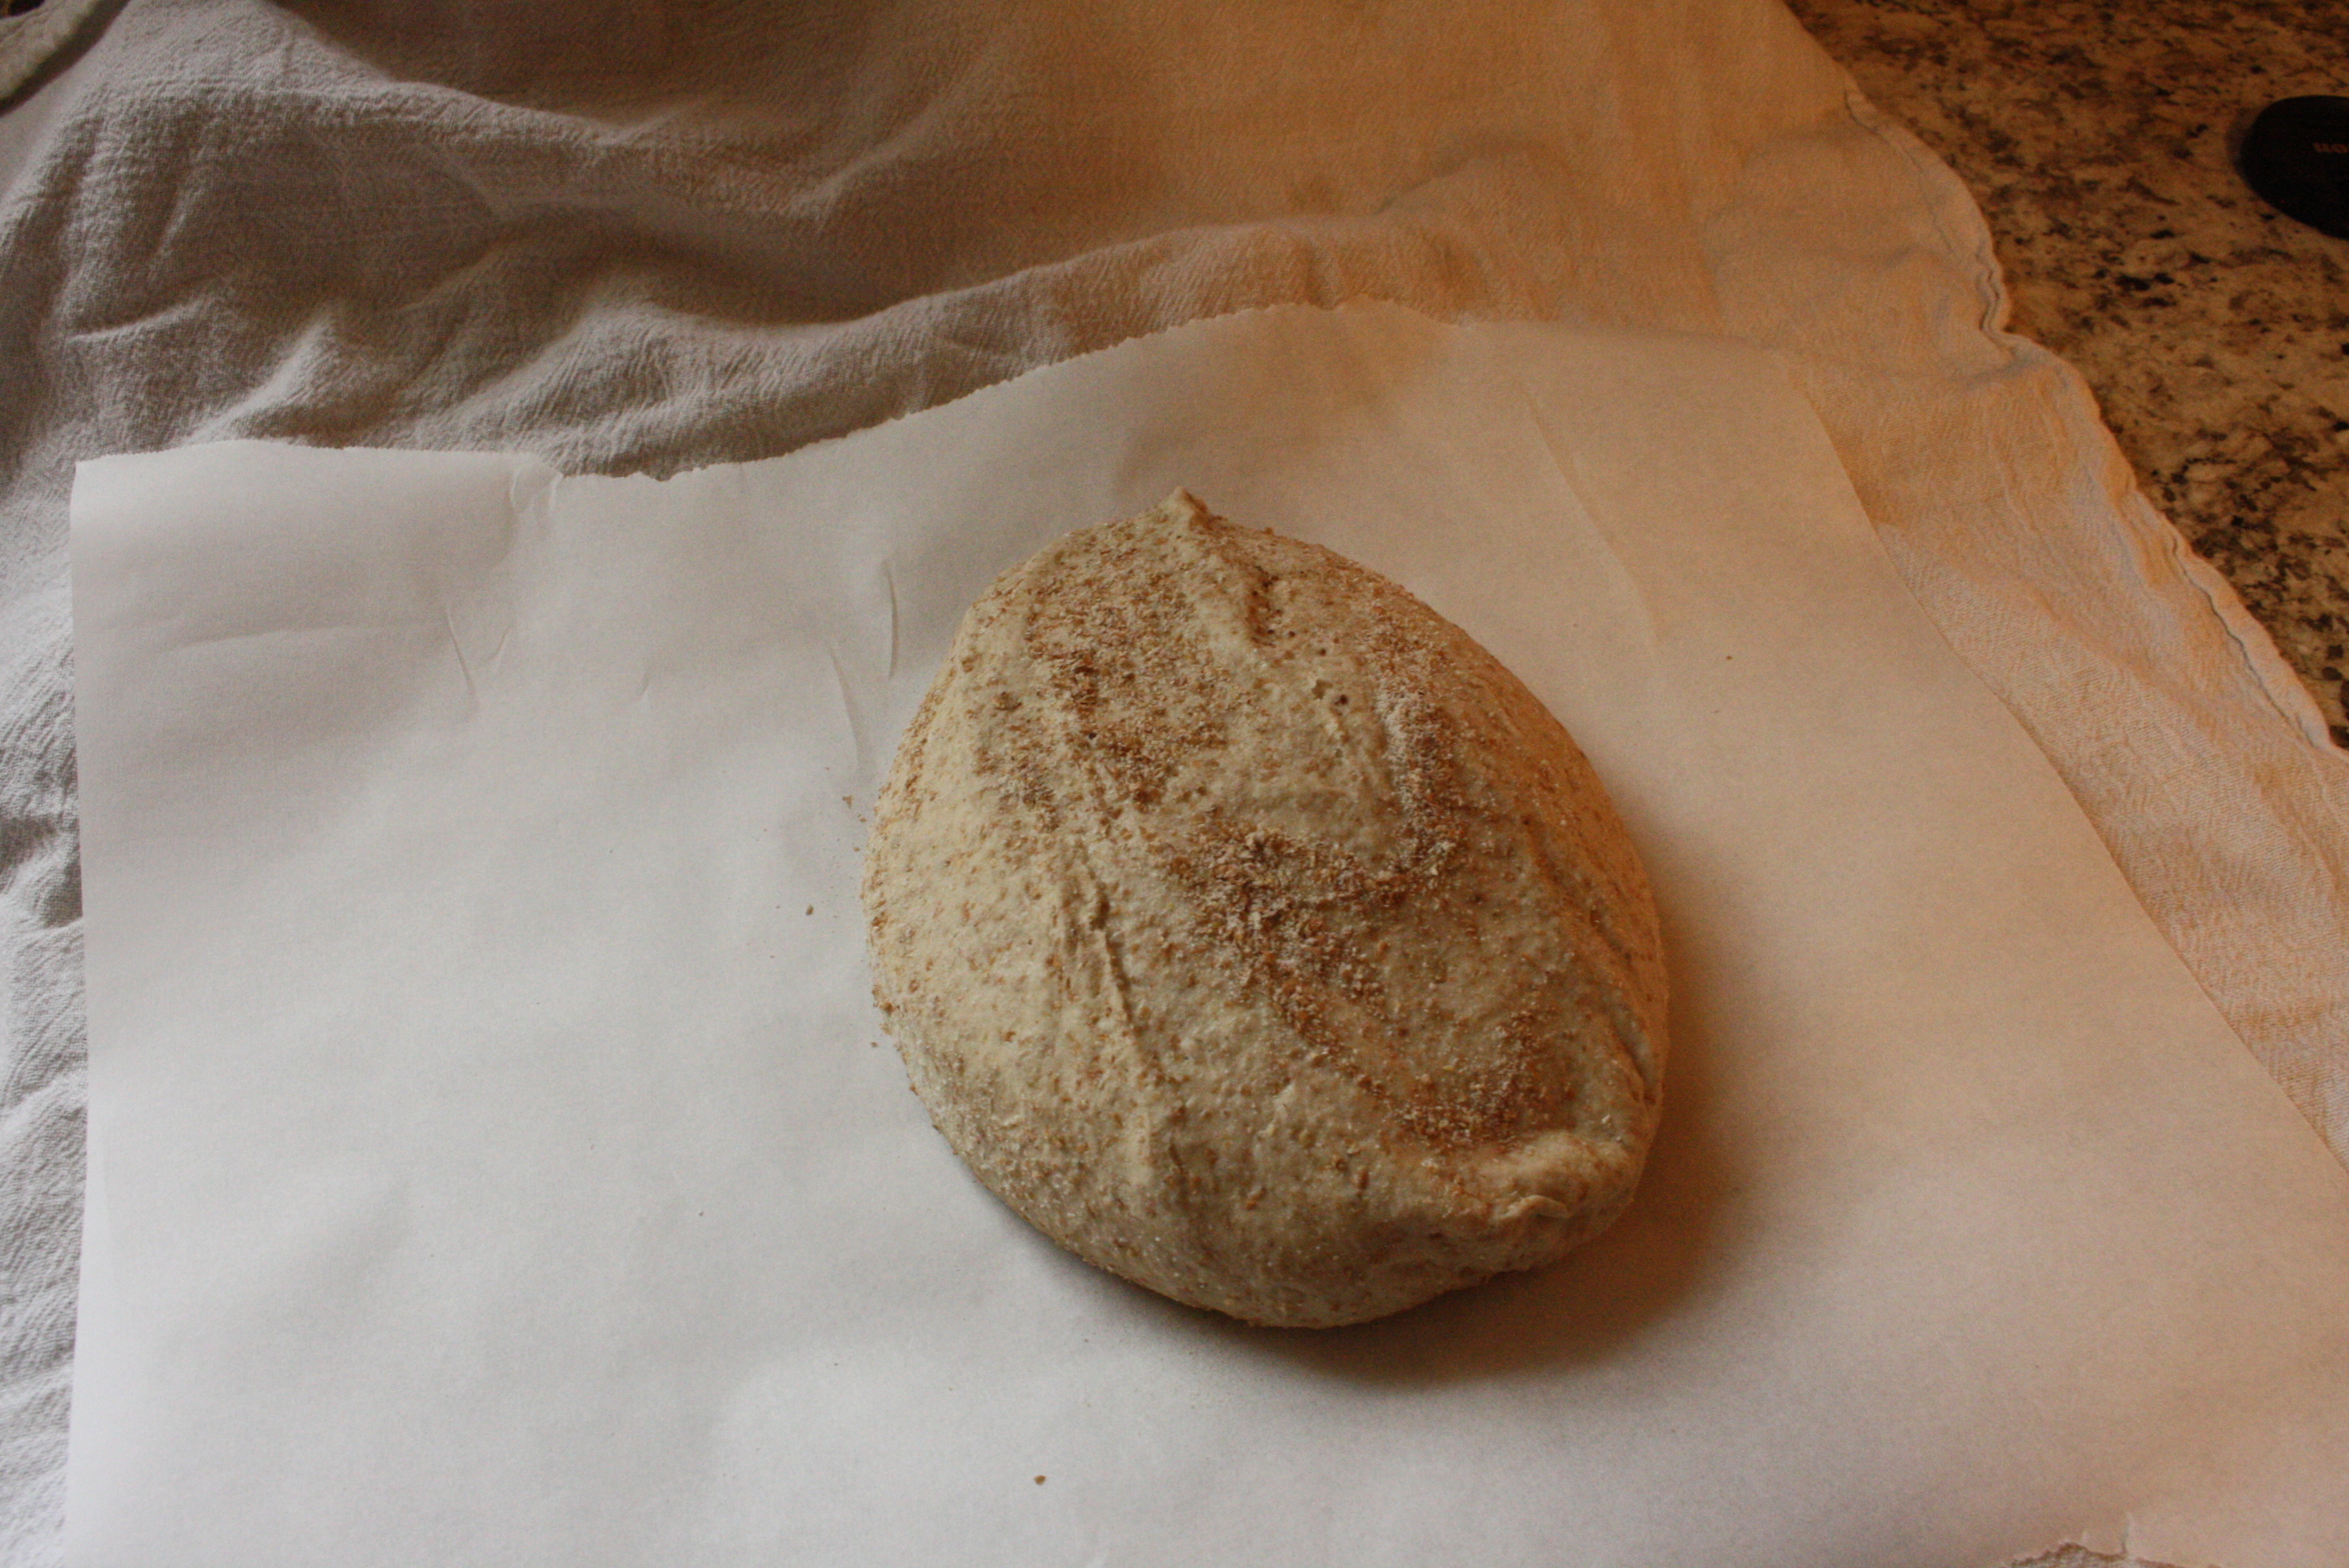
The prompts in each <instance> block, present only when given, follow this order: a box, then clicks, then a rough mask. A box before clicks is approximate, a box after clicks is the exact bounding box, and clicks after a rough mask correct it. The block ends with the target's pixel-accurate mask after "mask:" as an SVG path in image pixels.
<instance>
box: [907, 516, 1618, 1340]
mask: <svg viewBox="0 0 2349 1568" xmlns="http://www.w3.org/2000/svg"><path fill="white" fill-rule="evenodd" d="M864 903H865V909H866V913H867V917H868V921H869V937H870V944H871V953H872V958H873V966H874V996H875V999H876V1000H877V1002H878V1003H879V1005H880V1006H881V1009H882V1011H883V1013H884V1014H885V1016H886V1018H887V1021H888V1026H889V1030H890V1033H891V1034H892V1035H893V1036H894V1037H895V1040H896V1042H897V1045H898V1047H899V1049H900V1050H901V1052H902V1054H903V1055H904V1057H905V1066H906V1070H907V1073H908V1075H909V1076H910V1078H912V1080H913V1085H914V1088H915V1089H916V1092H917V1093H918V1094H919V1095H920V1096H921V1098H922V1100H923V1102H924V1104H925V1105H926V1106H927V1108H928V1109H929V1112H930V1115H931V1118H932V1119H933V1120H934V1121H935V1122H936V1125H937V1128H938V1130H939V1131H940V1132H942V1133H943V1134H944V1135H945V1137H946V1139H947V1142H948V1143H950V1144H951V1145H952V1146H953V1147H954V1149H955V1150H956V1151H957V1153H959V1154H960V1155H961V1156H962V1158H963V1160H964V1161H966V1162H967V1163H968V1165H969V1167H970V1169H971V1170H972V1171H974V1172H976V1173H977V1175H978V1179H979V1180H980V1181H983V1182H984V1183H985V1184H986V1185H987V1186H988V1189H990V1190H991V1191H994V1192H995V1194H996V1195H997V1196H998V1197H999V1198H1001V1199H1002V1200H1003V1201H1004V1202H1006V1203H1008V1204H1009V1205H1010V1206H1011V1207H1012V1208H1013V1209H1015V1210H1017V1211H1018V1212H1019V1213H1020V1214H1022V1215H1024V1216H1025V1217H1026V1218H1027V1219H1028V1220H1029V1221H1030V1222H1032V1223H1033V1224H1034V1225H1035V1226H1036V1227H1037V1228H1038V1229H1039V1230H1040V1231H1042V1232H1043V1233H1045V1234H1047V1235H1049V1236H1050V1237H1051V1238H1052V1239H1053V1240H1055V1241H1057V1242H1059V1243H1061V1245H1063V1246H1065V1247H1067V1248H1068V1249H1069V1250H1070V1251H1071V1252H1073V1253H1076V1254H1077V1255H1078V1256H1080V1257H1082V1258H1085V1259H1087V1260H1088V1261H1090V1262H1092V1263H1094V1264H1099V1265H1100V1266H1102V1268H1105V1269H1110V1270H1113V1271H1114V1272H1116V1273H1117V1274H1123V1275H1124V1276H1125V1277H1126V1278H1128V1279H1130V1280H1133V1281H1135V1282H1137V1283H1139V1284H1143V1285H1146V1286H1148V1287H1149V1288H1151V1289H1152V1290H1155V1291H1159V1292H1162V1293H1164V1295H1169V1296H1172V1297H1174V1299H1176V1300H1177V1301H1183V1302H1188V1303H1190V1304H1192V1305H1197V1306H1204V1307H1212V1308H1214V1309H1216V1310H1217V1311H1219V1312H1225V1313H1229V1314H1231V1315H1234V1316H1236V1317H1239V1318H1244V1319H1246V1320H1247V1321H1249V1322H1251V1323H1259V1324H1278V1325H1290V1326H1329V1325H1335V1324H1342V1323H1352V1322H1358V1321H1361V1320H1363V1319H1367V1318H1372V1317H1378V1316H1381V1315H1385V1314H1388V1313H1392V1312H1395V1311H1399V1310H1401V1309H1402V1308H1404V1307H1407V1306H1411V1305H1414V1304H1416V1303H1418V1302H1422V1301H1424V1300H1426V1299H1427V1298H1429V1297H1430V1296H1433V1295H1438V1294H1440V1293H1442V1292H1444V1291H1448V1290H1452V1289H1454V1288H1456V1287H1458V1286H1461V1285H1465V1284H1473V1283H1475V1282H1476V1281H1478V1280H1481V1279H1484V1278H1485V1277H1487V1276H1488V1275H1491V1274H1496V1273H1499V1272H1501V1271H1503V1270H1507V1269H1523V1268H1531V1267H1534V1266H1537V1265H1538V1264H1545V1263H1547V1262H1550V1261H1551V1260H1553V1259H1556V1258H1557V1257H1558V1256H1559V1255H1561V1254H1562V1253H1565V1252H1567V1251H1568V1249H1570V1248H1572V1247H1574V1246H1575V1245H1577V1244H1578V1243H1581V1242H1583V1241H1585V1240H1587V1239H1588V1238H1589V1237H1590V1236H1592V1235H1594V1234H1596V1233H1598V1232H1599V1231H1600V1230H1601V1229H1603V1228H1604V1227H1605V1226H1606V1225H1607V1224H1608V1222H1609V1221H1611V1220H1612V1219H1613V1218H1614V1217H1615V1215H1616V1213H1617V1212H1619V1210H1620V1209H1621V1208H1622V1207H1623V1205H1624V1203H1625V1202H1626V1201H1627V1200H1628V1199H1629V1198H1630V1193H1631V1190H1632V1187H1633V1184H1634V1183H1635V1182H1636V1181H1638V1179H1639V1173H1640V1164H1641V1161H1643V1159H1644V1158H1645V1155H1646V1151H1647V1148H1648V1143H1649V1140H1650V1137H1651V1133H1652V1132H1653V1130H1654V1128H1655V1123H1656V1115H1657V1106H1658V1090H1659V1087H1660V1081H1661V1073H1662V1068H1663V1057H1664V972H1663V963H1662V959H1661V949H1660V944H1659V938H1658V932H1657V923H1656V914H1655V908H1654V903H1653V901H1652V900H1651V896H1650V894H1649V891H1648V884H1647V881H1646V879H1645V877H1644V875H1643V874H1642V872H1641V871H1640V863H1639V860H1638V858H1637V856H1636V855H1635V854H1634V853H1633V851H1632V848H1631V845H1630V841H1629V839H1628V838H1627V837H1626V836H1625V833H1624V830H1623V828H1622V826H1621V824H1620V822H1619V820H1618V819H1617V817H1616V814H1615V812H1614V810H1613V808H1612V807H1611V806H1610V805H1609V802H1608V799H1607V797H1606V795H1605V793H1604V792H1603V791H1602V790H1601V789H1600V788H1599V783H1598V780H1597V779H1596V778H1595V777H1594V776H1593V775H1592V773H1591V770H1590V768H1589V766H1588V763H1587V762H1585V760H1584V759H1583V757H1582V755H1581V753H1580V752H1579V751H1578V749H1577V748H1576V747H1575V745H1574V742H1573V741H1572V740H1571V739H1570V738H1568V735H1567V733H1566V731H1565V729H1564V728H1563V727H1560V726H1559V724H1558V723H1557V720H1556V719H1555V718H1553V717H1551V716H1550V715H1549V713H1548V712H1547V710H1546V709H1545V708H1544V707H1542V706H1541V704H1540V703H1539V702H1538V701H1537V699H1536V698H1535V697H1534V696H1533V695H1532V694H1531V693H1530V692H1528V691H1527V690H1526V688H1525V686H1523V684H1521V683H1520V682H1519V681H1518V680H1517V679H1516V677H1515V676H1512V675H1511V674H1510V673H1509V672H1508V671H1507V670H1506V669H1505V668H1503V667H1502V666H1501V665H1500V664H1499V662H1498V661H1496V660H1495V658H1494V657H1493V656H1492V655H1490V654H1487V653H1486V652H1485V650H1484V649H1483V648H1482V647H1480V646H1478V645H1476V644H1475V642H1474V641H1472V640H1471V639H1470V638H1469V637H1468V635H1467V634H1465V633H1464V632H1462V631H1461V630H1460V629H1459V628H1457V627H1456V626H1454V625H1453V624H1451V623H1450V622H1448V621H1446V620H1444V618H1443V617H1441V616H1439V615H1438V614H1435V613H1434V612H1433V610H1430V609H1429V608H1427V606H1425V605H1424V604H1423V603H1420V602H1419V601H1418V600H1417V599H1415V598H1413V596H1412V595H1411V594H1409V593H1406V592H1404V591H1403V590H1402V588H1400V587H1398V586H1397V585H1395V584H1394V583H1391V582H1389V581H1387V580H1386V579H1385V578H1382V577H1380V576H1378V575H1377V574H1375V573H1371V572H1370V571H1368V570H1366V569H1364V568H1363V567H1361V566H1359V565H1356V564H1354V563H1353V562H1349V561H1346V560H1344V559H1342V558H1341V557H1340V556H1337V555H1334V554H1332V553H1330V552H1329V551H1326V550H1323V549H1320V548H1319V547H1318V546H1315V545H1310V544H1306V543H1302V542H1299V541H1297V540H1293V539H1288V538H1284V537H1281V536H1279V535H1277V534H1273V533H1269V532H1260V531H1253V530H1249V529H1243V528H1238V527H1235V526H1234V525H1232V524H1231V523H1228V522H1226V521H1222V520H1221V519H1218V518H1216V517H1215V516H1213V515H1212V514H1211V513H1209V512H1208V511H1206V508H1205V507H1203V506H1201V505H1200V504H1199V502H1198V501H1196V500H1194V499H1193V498H1192V497H1190V496H1189V495H1188V494H1186V493H1183V492H1177V493H1176V494H1175V495H1174V497H1172V498H1171V499H1169V500H1167V501H1165V502H1164V504H1162V505H1160V506H1158V507H1157V508H1155V509H1154V510H1153V511H1148V512H1145V513H1143V515H1141V516H1139V517H1134V518H1130V519H1127V520H1125V521H1120V522H1113V523H1108V524H1105V525H1102V526H1100V527H1095V528H1088V529H1083V530H1081V531H1077V532H1074V533H1071V534H1070V535H1068V536H1067V537H1065V538H1063V539H1061V541H1060V542H1057V543H1055V544H1053V545H1051V546H1050V547H1049V548H1047V549H1045V550H1044V551H1042V552H1040V553H1039V554H1037V555H1036V556H1034V557H1033V558H1032V559H1030V560H1029V561H1028V562H1024V563H1023V564H1021V565H1019V566H1017V567H1015V568H1013V569H1012V570H1011V571H1009V572H1008V573H1005V574H1004V575H1003V576H1002V577H1001V578H1000V579H999V580H998V581H997V582H996V583H995V584H994V585H993V587H992V588H990V589H989V590H988V593H987V594H986V595H985V596H984V597H983V598H981V599H980V600H979V601H978V603H977V604H976V605H974V606H973V607H972V608H971V610H970V612H969V614H968V615H967V616H966V617H965V618H964V621H963V624H962V626H961V628H960V630H959V632H958V634H957V636H956V638H955V642H954V646H953V649H952V651H951V652H950V653H949V654H948V655H947V660H946V664H945V667H944V668H943V669H941V670H940V671H939V673H938V676H937V678H936V682H935V683H934V684H933V685H932V686H931V687H930V689H929V692H928V695H927V696H926V697H925V698H924V700H923V702H922V705H921V707H920V709H919V711H918V712H917V714H916V717H915V718H914V721H913V724H912V726H911V727H909V729H908V730H907V732H906V734H905V739H904V741H903V743H902V745H901V746H900V748H899V749H898V752H897V756H896V759H895V766H894V768H893V769H892V770H891V773H890V777H889V779H888V783H887V785H886V786H885V789H884V790H883V792H882V794H881V796H880V799H879V800H878V802H877V804H876V807H875V810H874V821H873V830H872V838H871V841H870V844H869V845H868V847H867V850H866V859H865V870H864Z"/></svg>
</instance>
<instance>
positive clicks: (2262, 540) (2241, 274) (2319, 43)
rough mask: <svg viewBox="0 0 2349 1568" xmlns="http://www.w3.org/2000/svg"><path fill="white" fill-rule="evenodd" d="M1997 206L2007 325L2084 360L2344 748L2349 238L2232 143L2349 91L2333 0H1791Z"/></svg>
mask: <svg viewBox="0 0 2349 1568" xmlns="http://www.w3.org/2000/svg"><path fill="white" fill-rule="evenodd" d="M1789 4H1790V5H1791V6H1792V8H1793V10H1794V11H1795V15H1797V16H1799V17H1800V18H1801V19H1802V21H1803V23H1804V25H1805V26H1807V27H1808V28H1809V29H1810V30H1811V33H1812V36H1815V37H1816V38H1817V39H1818V40H1819V42H1820V43H1822V44H1823V45H1825V46H1826V48H1827V50H1828V52H1829V53H1830V54H1832V55H1834V56H1835V57H1836V58H1837V59H1838V60H1839V61H1841V62H1842V63H1843V65H1844V67H1846V68H1847V69H1848V70H1849V71H1850V72H1851V73H1852V75H1853V76H1854V77H1857V79H1858V82H1859V85H1860V88H1861V89H1862V90H1863V91H1864V92H1866V93H1867V94H1868V97H1869V98H1871V99H1873V100H1874V101H1875V102H1876V103H1877V104H1878V106H1880V107H1881V108H1884V109H1886V110H1887V111H1888V112H1889V113H1890V114H1892V115H1893V116H1895V117H1896V118H1898V119H1900V120H1901V121H1902V122H1903V123H1904V124H1906V125H1907V126H1908V127H1909V129H1911V130H1913V131H1915V132H1916V133H1917V135H1918V136H1919V137H1920V138H1921V139H1923V140H1924V141H1925V143H1926V144H1927V145H1928V146H1930V147H1931V148H1932V149H1933V150H1934V151H1936V152H1937V153H1939V154H1940V156H1941V158H1942V159H1943V160H1945V161H1947V162H1948V163H1949V164H1950V166H1951V168H1952V169H1954V170H1956V171H1957V172H1958V174H1959V176H1960V177H1961V179H1963V180H1964V181H1965V182H1966V184H1967V186H1968V187H1969V188H1970V189H1971V191H1973V193H1974V197H1975V199H1976V200H1977V201H1980V202H1981V203H1982V210H1983V211H1984V212H1985V213H1986V214H1987V215H1988V217H1989V219H1990V226H1991V231H1992V234H1993V235H1994V236H1995V237H1996V240H1997V243H1998V249H1999V254H2000V257H2001V259H2002V261H2003V262H2004V263H2005V266H2006V272H2007V281H2008V284H2009V287H2010V290H2011V292H2012V293H2013V298H2014V317H2013V327H2014V329H2015V330H2016V331H2018V332H2021V333H2023V334H2024V335H2027V336H2030V337H2033V338H2034V339H2036V340H2037V341H2039V342H2040V343H2043V344H2044V345H2046V346H2048V347H2049V348H2051V349H2053V350H2054V351H2055V352H2056V353H2057V354H2059V355H2061V356H2064V358H2065V359H2067V360H2069V361H2070V362H2071V363H2072V365H2073V366H2075V367H2076V368H2077V369H2078V370H2079V371H2080V373H2081V374H2082V375H2083V376H2085V377H2086V378H2087V381H2088V384H2089V385H2090V386H2091V387H2093V388H2095V394H2096V397H2097V399H2098V400H2099V402H2101V404H2102V405H2103V407H2104V413H2105V418H2106V423H2107V424H2109V425H2110V426H2111V427H2112V429H2113V433H2114V434H2115V435H2116V437H2117V438H2119V441H2120V445H2121V449H2122V450H2123V451H2124V452H2125V453H2127V456H2128V459H2129V460H2130V461H2131V463H2133V464H2134V465H2135V467H2136V469H2137V476H2138V480H2139V482H2140V483H2141V484H2142V485H2143V487H2144V489H2145V491H2146V493H2147V495H2148V496H2149V497H2150V498H2151V499H2152V500H2153V502H2154V504H2155V505H2156V506H2158V507H2159V508H2160V509H2161V510H2162V511H2164V512H2165V513H2166V514H2168V518H2169V520H2170V521H2172V522H2173V523H2175V524H2176V525H2177V526H2178V530H2179V531H2181V532H2183V533H2184V534H2185V536H2186V537H2187V539H2188V540H2189V541H2190V542H2192V544H2193V546H2194V548H2195V549H2196V550H2198V551H2199V552H2201V554H2202V555H2203V556H2204V557H2205V558H2207V559H2208V560H2209V561H2210V562H2212V563H2213V564H2214V565H2216V566H2217V567H2218V568H2219V569H2220V572H2222V573H2225V575H2226V577H2227V578H2228V580H2229V581H2230V582H2231V583H2233V584H2234V586H2235V590H2236V592H2238V593H2240V594H2241V595H2242V597H2243V601H2244V603H2246V604H2247V605H2248V606H2249V607H2250V608H2251V613H2252V614H2254V615H2256V616H2257V617H2258V618H2259V619H2260V621H2261V623H2262V624H2264V625H2265V626H2266V627H2267V629H2268V631H2269V633H2270V634H2271V635H2272V636H2273V637H2274V638H2275V641H2276V645H2277V646H2278V647H2279V648H2280V649H2281V650H2282V654H2283V656H2284V658H2285V659H2286V660H2287V661H2288V662H2289V663H2290V664H2291V665H2292V667H2293V668H2294V669H2295V670H2297V671H2298V672H2299V673H2300V676H2301V679H2302V681H2303V682H2305V683H2306V684H2307V686H2308V688H2309V690H2310V692H2311V693H2312V694H2313V696H2315V698H2316V701H2317V705H2318V707H2320V708H2321V709H2322V710H2323V714H2324V717H2325V719H2326V722H2327V723H2329V724H2330V725H2331V726H2332V728H2333V739H2334V740H2335V741H2336V742H2338V743H2340V744H2342V745H2344V746H2349V651H2344V649H2345V648H2349V240H2338V239H2333V238H2329V237H2328V236H2326V235H2324V234H2322V233H2319V232H2317V231H2315V230H2314V229H2311V228H2307V227H2304V226H2302V224H2300V223H2298V222H2293V221H2292V219H2290V218H2287V217H2285V216H2283V215H2282V213H2280V212H2277V211H2274V210H2272V209H2271V208H2270V207H2268V206H2267V205H2266V203H2264V202H2263V201H2261V200H2260V199H2259V198H2258V197H2257V196H2255V195H2253V194H2252V193H2251V191H2250V190H2249V189H2248V188H2247V187H2245V186H2244V184H2243V183H2242V181H2241V179H2240V177H2239V176H2238V175H2237V174H2236V172H2235V170H2234V164H2233V160H2232V156H2231V148H2232V144H2233V142H2234V140H2235V139H2237V138H2239V137H2240V134H2241V132H2242V130H2243V129H2244V128H2245V127H2246V126H2247V125H2248V124H2249V122H2250V120H2251V117H2252V116H2253V115H2254V114H2256V113H2257V112H2258V111H2259V110H2260V109H2261V108H2264V107H2265V106H2266V105H2268V104H2269V103H2271V102H2273V101H2274V100H2275V99H2277V98H2290V97H2293V96H2295V95H2298V94H2302V93H2329V94H2336V95H2349V30H2344V26H2343V22H2344V13H2343V9H2342V6H2341V5H2340V4H2339V0H2267V3H2266V4H2263V5H2259V6H2256V7H2253V6H2247V5H2223V4H2220V3H2219V0H2175V3H2173V4H2169V5H2161V6H2155V7H2146V6H2138V5H2130V4H2128V3H2127V0H1789Z"/></svg>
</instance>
